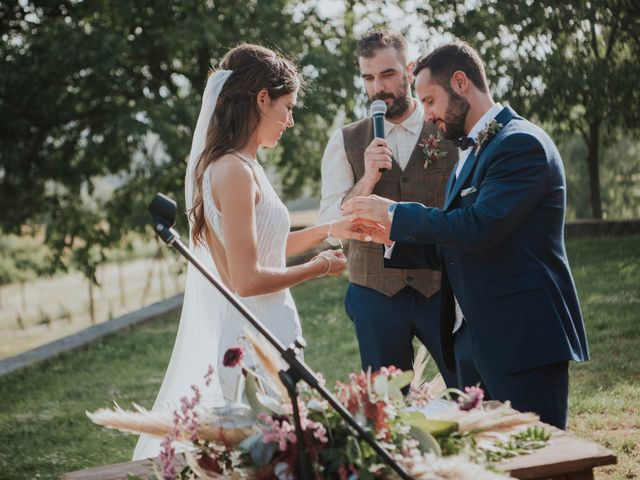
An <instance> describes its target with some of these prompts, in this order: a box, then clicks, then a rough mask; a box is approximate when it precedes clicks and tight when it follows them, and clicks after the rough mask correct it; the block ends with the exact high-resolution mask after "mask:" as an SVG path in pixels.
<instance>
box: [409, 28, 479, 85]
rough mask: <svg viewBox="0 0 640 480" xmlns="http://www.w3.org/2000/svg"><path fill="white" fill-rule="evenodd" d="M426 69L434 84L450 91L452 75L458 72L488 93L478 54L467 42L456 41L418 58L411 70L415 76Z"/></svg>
mask: <svg viewBox="0 0 640 480" xmlns="http://www.w3.org/2000/svg"><path fill="white" fill-rule="evenodd" d="M425 68H428V69H429V71H430V72H431V78H432V80H433V82H434V83H436V84H438V85H440V86H441V87H443V88H444V89H445V90H447V91H450V90H452V89H451V85H450V84H449V82H450V81H451V77H452V75H453V74H454V73H455V72H456V71H458V70H460V71H462V72H464V73H465V75H466V76H467V78H468V79H469V80H471V82H473V84H474V85H475V86H476V87H477V88H478V89H479V90H480V91H482V92H485V93H488V92H489V86H488V84H487V76H486V75H485V73H484V65H483V64H482V60H480V56H479V55H478V52H476V50H475V49H474V48H473V47H472V46H471V45H469V44H468V43H467V42H463V41H460V40H458V41H456V42H452V43H446V44H444V45H441V46H440V47H438V48H436V49H435V50H434V51H433V52H431V53H430V54H429V55H427V56H425V57H420V58H419V59H418V61H417V62H416V66H415V68H414V69H413V75H414V76H416V75H418V73H420V71H422V70H424V69H425Z"/></svg>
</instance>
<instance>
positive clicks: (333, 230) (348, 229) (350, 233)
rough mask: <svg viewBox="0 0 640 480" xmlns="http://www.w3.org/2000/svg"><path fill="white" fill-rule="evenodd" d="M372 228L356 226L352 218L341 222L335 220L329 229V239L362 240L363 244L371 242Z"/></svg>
mask: <svg viewBox="0 0 640 480" xmlns="http://www.w3.org/2000/svg"><path fill="white" fill-rule="evenodd" d="M372 230H373V229H372V228H368V226H367V225H362V224H356V223H354V221H353V218H352V217H344V218H342V219H341V220H334V221H333V222H331V223H330V224H329V227H328V229H327V236H328V237H336V238H340V239H342V240H360V241H361V242H370V241H371V232H372Z"/></svg>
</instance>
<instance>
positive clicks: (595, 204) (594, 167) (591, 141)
mask: <svg viewBox="0 0 640 480" xmlns="http://www.w3.org/2000/svg"><path fill="white" fill-rule="evenodd" d="M600 123H601V122H600V120H595V121H593V122H592V123H591V124H590V125H589V138H588V142H587V165H588V166H589V193H590V203H591V215H592V216H593V218H597V219H602V199H601V197H600V168H599V167H600V165H599V161H600Z"/></svg>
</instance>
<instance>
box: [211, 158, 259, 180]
mask: <svg viewBox="0 0 640 480" xmlns="http://www.w3.org/2000/svg"><path fill="white" fill-rule="evenodd" d="M209 175H210V176H211V181H212V182H214V183H216V184H218V185H229V184H231V185H233V184H235V185H238V184H240V185H241V184H243V183H245V182H246V183H249V182H253V171H252V170H251V167H250V166H249V165H248V164H247V162H245V161H244V160H242V159H241V158H239V157H238V156H236V155H233V154H232V153H227V154H225V155H223V156H222V157H220V158H218V159H216V160H215V161H214V162H213V163H212V164H211V168H210V169H209ZM232 182H233V183H232Z"/></svg>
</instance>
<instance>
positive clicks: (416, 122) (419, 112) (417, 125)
mask: <svg viewBox="0 0 640 480" xmlns="http://www.w3.org/2000/svg"><path fill="white" fill-rule="evenodd" d="M411 101H412V102H413V104H414V105H415V106H416V108H414V110H413V113H412V114H411V115H409V116H408V117H407V118H405V120H404V122H402V123H399V124H398V123H393V122H390V121H389V120H387V119H386V118H385V119H384V134H385V135H388V134H389V132H390V131H391V130H392V129H393V128H395V127H398V126H400V125H402V126H403V127H404V128H405V129H407V130H408V131H409V132H411V133H413V134H419V133H420V132H421V131H422V124H423V123H424V109H423V107H422V104H421V103H420V102H418V101H417V100H416V99H415V98H412V99H411Z"/></svg>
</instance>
